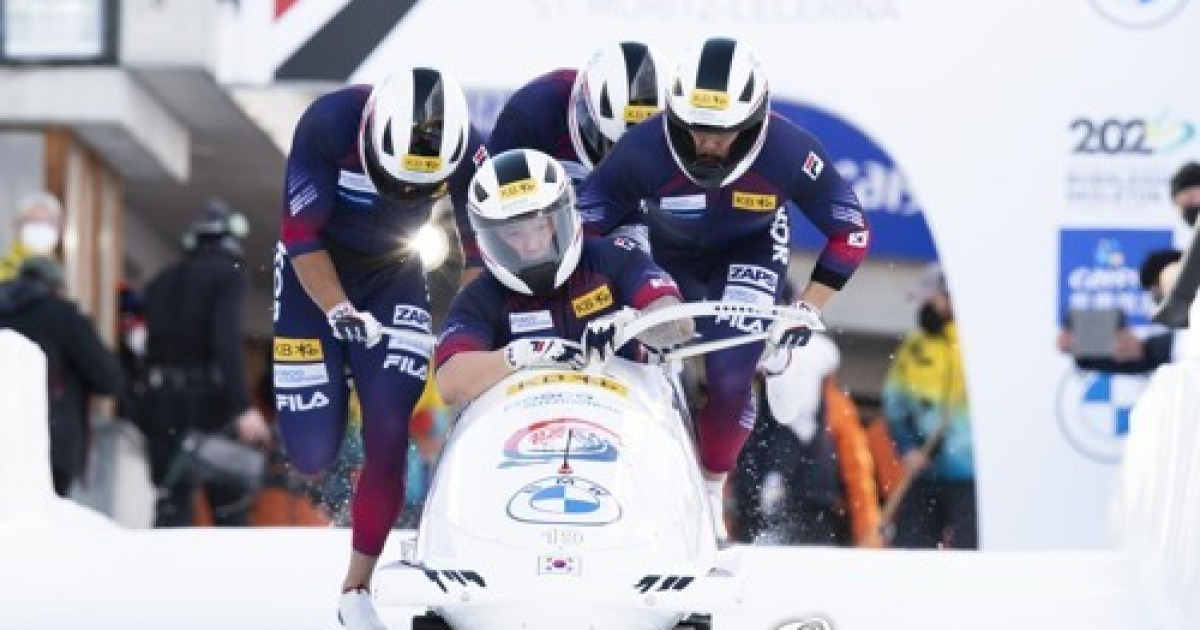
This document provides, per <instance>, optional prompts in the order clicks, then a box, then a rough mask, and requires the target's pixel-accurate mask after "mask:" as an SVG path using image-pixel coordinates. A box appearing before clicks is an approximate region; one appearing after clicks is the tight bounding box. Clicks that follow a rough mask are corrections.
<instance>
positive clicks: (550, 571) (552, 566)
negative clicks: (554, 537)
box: [538, 556, 579, 575]
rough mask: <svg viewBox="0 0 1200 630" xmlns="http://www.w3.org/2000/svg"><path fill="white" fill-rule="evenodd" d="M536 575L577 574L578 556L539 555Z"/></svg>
mask: <svg viewBox="0 0 1200 630" xmlns="http://www.w3.org/2000/svg"><path fill="white" fill-rule="evenodd" d="M538 575H579V558H576V557H575V556H539V557H538Z"/></svg>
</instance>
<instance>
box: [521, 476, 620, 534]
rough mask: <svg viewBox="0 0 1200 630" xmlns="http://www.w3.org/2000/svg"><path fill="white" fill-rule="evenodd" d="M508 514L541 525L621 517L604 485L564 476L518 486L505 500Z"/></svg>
mask: <svg viewBox="0 0 1200 630" xmlns="http://www.w3.org/2000/svg"><path fill="white" fill-rule="evenodd" d="M508 516H509V517H510V518H512V519H513V520H515V521H520V522H522V523H538V524H542V525H607V524H609V523H613V522H615V521H617V520H619V519H620V518H621V506H620V504H618V503H617V500H616V498H615V497H613V495H612V493H611V492H609V491H608V489H606V488H605V487H604V486H601V485H600V484H598V483H595V482H593V481H588V480H587V479H584V478H582V477H575V476H571V475H564V476H561V477H546V478H545V479H539V480H537V481H535V482H533V483H531V484H528V485H526V486H525V487H524V488H521V490H520V491H518V492H517V493H516V494H515V495H513V497H512V498H511V499H509V500H508Z"/></svg>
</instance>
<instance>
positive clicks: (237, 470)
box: [137, 200, 271, 527]
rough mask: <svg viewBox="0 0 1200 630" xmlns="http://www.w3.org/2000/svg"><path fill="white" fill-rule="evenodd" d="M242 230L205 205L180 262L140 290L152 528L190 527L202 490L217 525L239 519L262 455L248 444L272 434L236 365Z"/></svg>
mask: <svg viewBox="0 0 1200 630" xmlns="http://www.w3.org/2000/svg"><path fill="white" fill-rule="evenodd" d="M243 236H245V219H244V218H243V217H242V216H241V215H240V214H238V213H235V212H232V211H231V210H230V209H229V207H228V206H226V205H225V204H224V203H223V202H221V201H219V200H212V201H210V202H209V203H208V205H207V207H206V208H205V209H204V211H203V213H202V214H201V216H200V218H199V219H198V220H197V221H196V222H195V223H194V224H193V225H192V227H191V229H190V231H189V234H188V235H187V237H185V243H186V244H187V246H188V249H189V252H188V255H187V256H186V258H184V259H183V260H182V261H180V262H178V263H176V264H175V265H173V266H171V267H169V268H167V269H166V270H165V271H163V272H162V273H161V274H159V275H158V276H157V277H155V278H154V279H153V280H152V281H151V282H150V284H149V285H148V286H147V288H146V293H145V315H146V327H147V335H148V339H147V348H146V376H145V378H146V388H145V397H144V398H143V400H142V401H141V403H140V405H139V409H138V410H137V417H138V421H137V424H138V426H139V427H140V428H141V429H142V431H143V432H144V433H145V434H146V436H147V438H148V440H147V441H148V448H149V451H150V453H149V455H150V472H151V479H152V481H153V482H154V485H155V487H157V488H158V502H157V506H156V509H155V526H156V527H180V526H189V525H191V524H193V522H194V514H193V507H192V506H193V495H194V493H195V491H196V489H197V488H198V487H200V486H203V487H204V491H205V496H206V498H207V500H208V502H209V505H210V506H211V508H212V512H213V522H214V523H215V524H217V525H245V524H246V523H247V521H248V517H249V512H250V507H251V504H252V502H253V500H254V495H255V493H256V492H257V490H258V484H260V483H261V481H262V479H261V464H263V463H265V457H262V456H261V453H258V452H256V450H254V449H253V448H246V447H247V446H249V447H260V446H262V445H265V444H266V443H268V442H269V441H270V437H271V433H270V430H269V428H268V427H267V424H266V421H265V420H264V419H263V416H262V413H261V412H259V411H258V410H257V409H256V408H255V407H254V406H253V405H252V404H251V401H250V395H249V392H248V391H247V387H246V377H245V368H244V366H243V364H242V323H243V322H242V303H243V302H244V300H245V295H246V290H247V277H246V272H245V270H244V268H243V266H242V262H241V260H242V249H241V243H240V238H241V237H243ZM239 463H240V465H239ZM255 470H259V471H260V472H259V473H258V474H257V475H256V474H255Z"/></svg>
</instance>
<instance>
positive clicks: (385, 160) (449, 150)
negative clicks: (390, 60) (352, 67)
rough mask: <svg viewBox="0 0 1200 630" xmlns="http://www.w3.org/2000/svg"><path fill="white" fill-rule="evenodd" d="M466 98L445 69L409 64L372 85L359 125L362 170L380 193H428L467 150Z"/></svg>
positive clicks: (409, 195)
mask: <svg viewBox="0 0 1200 630" xmlns="http://www.w3.org/2000/svg"><path fill="white" fill-rule="evenodd" d="M468 126H469V124H468V122H467V99H466V97H465V96H463V91H462V88H461V87H459V85H458V83H457V82H455V80H454V79H452V78H451V77H450V76H449V75H447V74H446V73H444V72H440V71H438V70H433V69H431V68H413V69H411V70H406V71H403V72H398V73H396V74H393V75H391V76H389V77H388V78H386V79H384V81H383V82H382V83H379V84H378V85H376V86H375V89H373V90H371V96H370V98H368V99H367V105H366V107H365V108H364V109H363V115H362V123H361V125H360V126H359V130H358V146H359V152H360V155H359V157H360V158H361V159H362V165H363V170H364V171H365V172H366V174H367V176H368V177H370V178H371V183H372V184H374V185H375V189H376V190H377V191H378V192H379V194H380V195H382V196H384V197H388V198H392V199H414V198H418V197H423V196H429V195H432V194H433V193H434V192H435V191H437V190H438V189H439V188H440V187H441V185H442V184H443V183H444V182H445V181H446V179H447V178H448V177H450V173H453V172H454V169H455V168H456V167H457V166H458V162H459V160H461V159H462V157H463V154H464V153H465V152H466V150H467V133H468Z"/></svg>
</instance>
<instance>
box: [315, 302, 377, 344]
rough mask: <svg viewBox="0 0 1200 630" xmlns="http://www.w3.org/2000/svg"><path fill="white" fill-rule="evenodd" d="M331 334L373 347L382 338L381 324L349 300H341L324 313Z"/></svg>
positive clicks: (337, 337)
mask: <svg viewBox="0 0 1200 630" xmlns="http://www.w3.org/2000/svg"><path fill="white" fill-rule="evenodd" d="M325 318H326V319H328V320H329V327H330V328H333V336H334V338H336V339H340V340H342V341H357V342H359V343H362V344H363V345H365V346H367V347H368V348H373V347H374V346H375V344H377V343H379V340H380V339H382V338H383V326H380V325H379V320H377V319H375V316H374V315H372V314H371V313H370V312H368V311H359V310H357V309H355V308H354V305H353V304H351V303H349V302H342V303H341V304H338V305H337V306H335V307H333V308H331V309H329V312H328V313H326V314H325Z"/></svg>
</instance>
